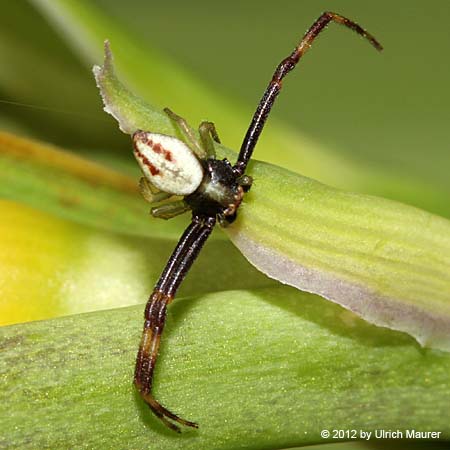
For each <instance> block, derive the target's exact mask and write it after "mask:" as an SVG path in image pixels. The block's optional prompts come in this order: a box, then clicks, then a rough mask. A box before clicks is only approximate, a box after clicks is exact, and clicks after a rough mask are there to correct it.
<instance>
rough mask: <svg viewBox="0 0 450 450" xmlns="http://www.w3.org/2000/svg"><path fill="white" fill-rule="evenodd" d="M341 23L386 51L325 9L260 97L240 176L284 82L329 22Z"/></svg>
mask: <svg viewBox="0 0 450 450" xmlns="http://www.w3.org/2000/svg"><path fill="white" fill-rule="evenodd" d="M331 21H333V22H337V23H340V24H341V25H345V26H346V27H348V28H350V29H352V30H354V31H355V32H356V33H358V34H359V35H361V36H362V37H364V38H366V39H367V40H368V41H369V42H370V43H371V44H372V45H373V46H374V47H375V48H376V49H377V50H382V49H383V47H382V46H381V45H380V43H379V42H378V41H377V40H376V39H375V38H374V37H373V36H372V35H371V34H369V33H368V32H367V31H365V30H364V29H363V28H361V27H360V26H359V25H358V24H356V23H355V22H353V21H351V20H350V19H347V18H346V17H343V16H341V15H339V14H336V13H333V12H324V13H323V14H322V15H321V16H320V17H319V18H318V19H317V20H316V21H315V22H314V23H313V25H312V26H311V28H310V29H309V30H308V31H307V32H306V34H305V35H304V36H303V39H302V40H301V41H300V43H299V44H298V46H297V47H296V48H295V49H294V51H293V52H292V53H291V54H290V55H289V56H288V57H287V58H285V59H283V61H281V63H280V64H279V65H278V67H277V68H276V70H275V72H274V74H273V76H272V80H271V81H270V83H269V85H268V86H267V88H266V90H265V91H264V94H263V97H262V99H261V100H260V102H259V104H258V107H257V109H256V112H255V114H254V115H253V118H252V121H251V123H250V126H249V128H248V130H247V133H246V135H245V137H244V141H243V142H242V146H241V149H240V152H239V156H238V159H237V162H236V164H235V165H234V170H235V172H236V173H237V174H238V175H242V174H243V173H244V172H245V169H246V167H247V163H248V161H249V160H250V158H251V156H252V153H253V150H254V148H255V145H256V143H257V141H258V138H259V136H260V134H261V132H262V130H263V128H264V124H265V122H266V120H267V116H268V115H269V112H270V110H271V109H272V106H273V104H274V102H275V99H276V97H277V96H278V94H279V92H280V90H281V82H282V80H283V78H284V77H285V76H286V75H287V74H288V73H289V72H290V71H291V70H292V69H293V68H294V67H295V66H296V65H297V63H298V61H299V59H300V58H301V57H302V56H303V55H304V54H305V53H306V52H307V51H308V49H309V48H310V47H311V44H312V43H313V41H314V39H315V38H316V37H317V36H318V35H319V34H320V32H321V31H323V30H324V29H325V27H326V26H327V25H328V23H329V22H331Z"/></svg>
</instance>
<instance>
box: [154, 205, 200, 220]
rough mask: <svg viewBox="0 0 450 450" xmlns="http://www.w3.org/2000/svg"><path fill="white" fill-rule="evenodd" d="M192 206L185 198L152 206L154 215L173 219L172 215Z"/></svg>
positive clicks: (183, 211) (187, 209) (181, 212)
mask: <svg viewBox="0 0 450 450" xmlns="http://www.w3.org/2000/svg"><path fill="white" fill-rule="evenodd" d="M190 209H191V208H190V206H189V205H188V204H187V203H186V202H185V201H184V200H178V201H176V202H170V203H165V204H164V205H160V206H156V207H154V208H152V211H151V213H152V216H153V217H158V218H160V219H166V220H168V219H172V217H175V216H178V215H180V214H183V213H185V212H186V211H189V210H190Z"/></svg>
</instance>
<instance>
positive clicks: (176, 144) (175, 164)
mask: <svg viewBox="0 0 450 450" xmlns="http://www.w3.org/2000/svg"><path fill="white" fill-rule="evenodd" d="M331 21H334V22H337V23H340V24H342V25H345V26H346V27H348V28H350V29H352V30H354V31H355V32H357V33H358V34H360V35H361V36H363V37H364V38H366V39H367V40H368V41H369V42H370V43H371V44H372V45H373V46H374V47H375V48H376V49H377V50H382V46H381V45H380V44H379V43H378V41H377V40H376V39H375V38H374V37H373V36H372V35H370V34H369V33H368V32H366V31H365V30H364V29H362V28H361V27H360V26H359V25H357V24H356V23H355V22H353V21H351V20H349V19H347V18H345V17H343V16H341V15H339V14H335V13H332V12H325V13H323V14H322V15H321V16H320V17H319V18H318V19H317V20H316V22H314V23H313V25H312V26H311V27H310V28H309V30H308V31H307V32H306V34H305V35H304V36H303V38H302V40H301V41H300V43H299V44H298V46H297V47H296V48H295V49H294V51H293V52H292V53H291V54H290V55H289V56H288V57H287V58H285V59H283V61H281V63H280V64H279V65H278V67H277V68H276V70H275V72H274V74H273V76H272V79H271V81H270V83H269V85H268V87H267V88H266V90H265V91H264V94H263V97H262V99H261V101H260V102H259V104H258V107H257V109H256V112H255V114H254V115H253V118H252V121H251V123H250V126H249V128H248V131H247V133H246V135H245V137H244V140H243V143H242V146H241V149H240V152H239V156H238V158H237V161H236V163H235V164H234V165H232V164H231V163H230V162H229V161H228V160H227V159H223V160H217V159H216V158H215V151H214V146H215V143H220V140H219V137H218V134H217V131H216V129H215V126H214V124H212V123H211V122H202V124H201V125H200V127H199V130H198V135H199V137H200V139H198V138H197V135H196V133H195V132H194V131H193V130H192V129H191V128H190V126H189V125H188V124H187V123H186V121H185V120H184V119H183V118H181V117H180V116H177V115H176V114H175V113H173V112H172V111H170V110H169V109H167V108H166V109H165V110H164V111H165V113H166V114H167V115H168V116H169V118H170V119H171V120H172V121H173V122H174V124H175V125H176V126H177V127H178V129H179V130H180V132H181V134H182V135H183V137H184V140H185V142H182V141H180V140H179V139H176V138H174V137H172V136H166V135H162V134H157V133H152V132H149V131H142V130H138V131H136V132H135V133H134V134H133V146H134V155H135V157H136V159H137V161H138V163H139V165H140V166H141V169H142V172H143V175H144V177H143V178H142V179H141V182H140V189H141V193H142V195H143V197H144V198H145V199H146V200H147V201H148V202H149V203H151V204H152V205H153V207H152V210H151V212H152V215H153V216H154V217H159V218H163V219H170V218H172V217H174V216H177V215H179V214H182V213H184V212H186V211H188V210H191V211H192V219H191V223H190V225H189V226H188V227H187V228H186V230H185V232H184V233H183V235H182V236H181V238H180V240H179V242H178V244H177V246H176V248H175V250H174V251H173V253H172V255H171V257H170V259H169V261H168V263H167V265H166V267H165V268H164V270H163V273H162V275H161V277H160V278H159V280H158V282H157V283H156V286H155V288H154V290H153V292H152V294H151V296H150V299H149V300H148V302H147V306H146V308H145V323H144V330H143V334H142V339H141V342H140V346H139V351H138V355H137V361H136V369H135V375H134V383H135V385H136V387H137V389H138V391H139V393H140V395H141V397H142V398H143V399H144V401H145V402H146V403H147V404H148V406H149V407H150V409H151V410H152V411H153V412H154V414H155V415H156V416H157V417H159V418H160V419H161V421H162V422H163V423H164V424H165V425H166V426H168V427H169V428H171V429H172V430H174V431H177V432H180V428H179V426H178V425H176V424H177V423H178V424H180V425H185V426H189V427H194V428H197V427H198V426H197V424H196V423H194V422H190V421H188V420H185V419H182V418H181V417H179V416H177V415H176V414H174V413H172V412H170V411H169V410H168V409H166V408H165V407H164V406H162V405H161V404H160V403H159V402H158V401H157V400H156V399H155V398H154V397H153V395H152V384H153V372H154V369H155V364H156V360H157V357H158V350H159V344H160V340H161V335H162V332H163V329H164V323H165V320H166V310H167V306H168V305H169V303H170V302H171V301H172V300H173V298H174V296H175V294H176V291H177V289H178V287H179V286H180V283H181V282H182V281H183V279H184V277H185V276H186V274H187V272H188V271H189V269H190V268H191V266H192V263H193V262H194V261H195V259H196V257H197V256H198V254H199V252H200V250H201V248H202V247H203V245H204V243H205V242H206V240H207V239H208V237H209V235H210V234H211V232H212V230H213V228H214V226H215V224H216V222H219V224H220V225H221V226H226V225H228V224H230V223H232V222H233V221H234V220H235V218H236V213H237V210H238V208H239V205H240V204H241V202H242V199H243V196H244V194H245V192H247V191H248V190H249V189H250V187H251V184H252V178H251V177H250V176H248V175H245V170H246V167H247V164H248V162H249V160H250V158H251V156H252V153H253V150H254V148H255V145H256V143H257V141H258V138H259V136H260V134H261V132H262V130H263V127H264V124H265V122H266V120H267V117H268V115H269V112H270V110H271V108H272V106H273V104H274V102H275V99H276V97H277V95H278V94H279V92H280V90H281V83H282V80H283V78H284V77H285V76H286V75H287V74H288V73H289V72H290V71H291V70H292V69H293V68H294V67H295V66H296V64H297V63H298V61H299V59H300V58H301V57H302V56H303V55H304V54H305V53H306V52H307V50H308V49H309V47H310V46H311V44H312V42H313V41H314V39H315V38H316V37H317V36H318V34H319V33H320V32H321V31H323V30H324V29H325V27H326V26H327V24H328V23H329V22H331ZM161 202H162V203H161Z"/></svg>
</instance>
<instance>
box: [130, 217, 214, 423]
mask: <svg viewBox="0 0 450 450" xmlns="http://www.w3.org/2000/svg"><path fill="white" fill-rule="evenodd" d="M215 222H216V219H215V218H214V217H208V216H206V217H201V216H196V215H194V216H193V218H192V222H191V224H190V225H189V226H188V227H187V229H186V231H185V232H184V234H183V236H182V237H181V239H180V241H179V243H178V245H177V247H176V248H175V250H174V252H173V253H172V256H171V257H170V259H169V261H168V263H167V265H166V267H165V269H164V271H163V273H162V275H161V277H160V279H159V280H158V282H157V284H156V286H155V288H154V290H153V293H152V295H151V296H150V299H149V300H148V302H147V306H146V308H145V323H144V330H143V333H142V339H141V343H140V346H139V351H138V355H137V359H136V368H135V374H134V384H135V386H136V387H137V389H138V390H139V393H140V394H141V396H142V398H143V399H144V401H145V402H146V403H147V404H148V406H149V407H150V409H151V410H152V411H153V413H154V414H155V415H156V416H157V417H158V418H159V419H161V421H162V422H163V423H164V424H165V425H166V426H167V427H169V428H171V429H172V430H174V431H177V432H180V428H179V427H178V426H177V425H176V424H175V423H173V422H177V423H179V424H181V425H186V426H189V427H194V428H197V424H196V423H194V422H190V421H188V420H185V419H182V418H181V417H178V416H177V415H176V414H174V413H172V412H170V411H169V410H168V409H167V408H165V407H164V406H162V405H161V404H160V403H159V402H158V401H157V400H156V399H155V398H154V397H153V395H152V393H151V391H152V384H153V372H154V369H155V364H156V360H157V357H158V351H159V345H160V340H161V335H162V332H163V329H164V324H165V320H166V310H167V305H168V304H169V303H170V302H171V301H172V299H173V298H174V296H175V293H176V291H177V289H178V287H179V285H180V283H181V282H182V280H183V279H184V277H185V276H186V274H187V272H188V271H189V269H190V268H191V266H192V263H193V262H194V260H195V258H196V256H197V255H198V253H199V252H200V250H201V248H202V247H203V245H204V243H205V242H206V240H207V239H208V237H209V235H210V234H211V232H212V230H213V228H214V225H215ZM172 421H173V422H172Z"/></svg>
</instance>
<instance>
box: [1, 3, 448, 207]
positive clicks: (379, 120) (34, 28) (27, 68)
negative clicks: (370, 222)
mask: <svg viewBox="0 0 450 450" xmlns="http://www.w3.org/2000/svg"><path fill="white" fill-rule="evenodd" d="M45 3H47V4H50V5H51V4H52V2H45V1H43V0H42V1H36V2H31V3H29V2H26V1H23V0H21V1H18V2H10V1H3V9H2V15H1V17H0V61H1V67H2V70H1V71H0V98H1V99H2V100H4V101H11V102H21V103H26V104H32V105H35V106H36V107H33V108H27V107H20V106H17V105H12V104H7V103H1V104H0V126H1V128H3V129H8V130H15V131H19V132H20V133H21V134H25V135H29V136H35V137H38V138H40V139H43V140H45V141H48V142H52V143H55V144H58V145H62V146H64V147H66V148H70V149H74V150H78V151H82V152H83V153H85V154H89V155H91V156H94V157H97V158H101V153H102V152H106V151H108V152H111V151H112V150H114V151H115V152H116V155H117V157H118V160H119V161H118V162H120V161H121V160H122V159H124V160H126V161H131V154H130V152H128V148H129V144H128V138H127V137H126V136H124V135H122V134H121V133H120V132H119V131H118V129H117V126H116V123H115V122H114V121H113V120H112V119H111V118H109V117H108V116H106V115H105V114H104V113H103V112H102V107H101V103H100V99H99V96H98V93H97V90H96V87H95V84H94V81H93V77H92V75H91V67H90V65H91V64H90V62H88V60H89V57H88V58H86V57H85V56H86V55H85V54H84V55H83V56H84V58H81V54H80V52H79V50H80V48H78V49H75V51H74V46H73V43H72V46H69V45H68V44H67V43H66V41H65V40H64V39H63V38H62V37H61V35H60V34H58V31H57V28H56V29H55V28H54V27H53V26H52V25H50V24H49V22H48V20H47V18H44V17H43V16H42V14H41V12H39V11H37V10H36V8H35V6H36V5H39V4H45ZM56 3H58V2H55V4H56ZM91 4H92V5H93V6H95V7H96V8H97V9H98V10H99V11H101V13H102V14H103V15H104V16H106V17H109V18H110V19H112V20H113V21H114V22H116V23H117V24H118V25H120V27H122V29H124V30H126V33H127V34H128V35H129V36H131V37H133V38H136V41H137V42H140V43H141V45H143V46H146V45H148V46H149V47H151V48H153V50H154V51H155V52H156V53H159V54H161V55H164V58H166V59H169V60H170V59H171V60H172V61H173V62H175V63H176V64H177V65H179V66H180V67H182V68H183V70H185V71H187V72H190V73H191V74H192V75H193V76H194V77H195V78H197V79H198V80H199V81H200V82H203V85H205V86H207V87H208V88H209V89H210V90H212V91H213V92H215V93H217V94H219V95H220V96H221V97H222V98H224V99H226V101H227V102H229V103H230V104H232V105H233V107H236V108H242V110H243V111H245V114H246V115H245V116H244V117H248V119H247V120H246V121H239V123H238V124H236V125H234V126H233V130H229V129H227V127H226V126H225V127H224V125H221V117H220V113H219V114H217V113H216V114H215V115H214V117H211V112H210V111H208V110H207V108H206V105H205V107H203V106H202V103H201V100H199V99H197V98H195V97H194V98H191V97H190V94H191V93H189V92H173V98H171V97H170V96H168V95H167V93H166V94H165V97H164V100H163V101H164V102H165V103H162V104H160V105H159V106H161V107H164V106H171V107H175V106H176V105H177V104H178V103H179V102H180V96H184V97H185V98H183V99H182V101H183V102H185V103H192V104H193V105H195V112H194V113H191V112H190V111H189V113H190V114H189V115H188V117H187V118H188V120H189V121H190V122H191V123H192V124H196V123H197V122H198V121H200V120H201V119H204V118H208V119H210V120H214V121H215V122H216V125H217V127H218V129H219V131H220V134H221V136H222V140H223V141H224V142H225V143H226V145H227V146H229V147H231V148H238V147H239V145H240V140H239V136H243V135H244V133H245V130H246V127H247V125H248V121H249V119H250V116H251V113H252V112H253V109H254V108H255V107H256V104H257V102H258V100H259V98H260V96H261V94H262V92H263V90H264V88H265V86H266V84H267V82H268V80H269V79H270V77H271V74H272V71H273V69H274V67H275V66H276V64H277V63H278V62H279V61H280V60H281V59H282V58H283V57H284V56H286V55H287V54H288V53H289V52H290V51H291V49H292V48H293V46H294V45H295V44H296V42H297V41H298V40H299V38H300V37H301V35H302V34H303V32H304V31H305V29H306V28H307V27H309V26H310V25H311V24H312V22H313V21H314V20H315V19H316V18H317V17H318V15H319V14H320V13H321V12H322V11H324V10H327V9H332V10H335V11H337V12H339V13H341V14H343V15H346V16H348V17H350V18H352V19H354V20H356V21H357V22H358V23H360V24H361V25H362V26H364V27H365V28H367V29H368V30H369V31H370V32H372V33H373V34H374V35H375V36H376V37H377V38H378V39H379V40H380V41H381V42H382V44H383V45H384V47H385V51H384V52H383V53H382V54H377V53H376V52H375V51H373V49H372V48H370V46H369V45H367V43H366V42H363V40H362V39H359V38H357V37H356V36H355V35H353V33H351V32H349V31H347V30H344V29H343V28H342V27H339V26H337V25H332V26H330V29H329V30H327V31H326V32H325V33H323V35H322V36H321V37H320V39H319V40H318V42H317V43H316V44H315V45H314V47H313V49H312V51H311V52H310V53H309V54H308V55H307V56H306V57H305V59H304V60H303V61H302V62H301V65H300V66H299V68H298V69H297V70H296V71H295V72H293V73H292V74H291V75H289V77H288V79H287V80H286V82H285V84H284V89H283V92H282V94H281V95H280V98H279V100H278V102H277V104H276V106H275V108H274V111H273V117H272V118H271V119H272V121H274V120H275V118H277V119H279V120H280V121H282V122H284V123H285V124H288V125H290V126H291V127H292V128H293V129H295V130H298V131H300V132H301V133H303V134H304V135H305V136H306V137H307V138H309V139H311V140H313V141H317V142H319V143H320V144H321V145H322V146H323V147H324V148H325V149H326V150H327V152H329V153H330V154H332V155H333V157H335V158H337V159H338V160H342V161H350V162H351V163H352V164H356V166H355V167H360V168H361V169H362V170H364V171H365V170H368V171H369V172H370V171H372V172H373V173H383V174H387V175H388V176H389V177H391V178H393V179H395V178H396V177H399V178H401V177H404V176H406V177H408V178H413V179H416V180H418V182H421V183H422V184H423V185H424V186H429V187H430V188H432V189H433V190H436V191H439V192H440V193H442V194H444V195H445V196H448V194H449V193H450V177H449V176H448V167H449V166H450V164H449V163H450V151H449V143H450V127H449V126H448V123H449V118H450V114H449V109H450V106H449V105H450V89H449V88H448V80H449V79H450V62H449V58H448V55H449V48H450V29H449V27H448V23H449V20H450V4H449V3H448V2H446V1H433V2H427V3H424V2H421V1H410V2H407V3H405V2H397V3H392V2H388V1H379V2H358V1H356V0H349V1H337V2H336V1H335V2H324V1H316V2H307V1H295V2H292V1H286V0H280V1H277V2H276V3H274V2H269V1H254V0H249V1H246V2H237V1H229V2H214V3H211V2H206V1H193V2H182V1H171V2H156V1H140V0H129V1H127V2H122V1H112V0H95V1H94V2H91ZM50 8H51V6H50ZM104 37H105V38H106V37H108V36H104ZM75 40H76V36H75ZM80 45H81V44H80ZM100 46H101V41H99V49H98V55H99V56H98V57H99V58H100V57H101V56H100V55H101V47H100ZM75 47H76V45H75ZM113 50H114V48H113ZM90 58H91V59H95V58H94V56H91V55H90ZM136 64H139V61H136ZM146 70H147V69H146ZM142 76H143V77H144V76H145V73H143V74H142ZM155 88H157V86H149V91H151V89H155ZM199 101H200V103H199ZM156 103H161V100H160V99H156ZM41 108H49V110H46V109H41ZM177 112H179V113H180V114H183V110H182V111H179V110H177ZM216 115H217V117H216ZM225 125H226V122H225ZM268 126H270V122H269V125H268ZM237 127H239V129H236V128H237ZM262 139H263V140H264V136H263V138H262ZM262 142H263V141H262ZM296 150H297V151H298V152H299V155H301V152H302V148H298V149H296ZM255 156H256V157H258V153H257V152H256V154H255ZM109 159H110V158H109ZM265 159H270V160H271V161H272V162H275V163H277V162H279V161H278V160H279V152H278V151H277V149H276V148H274V149H273V155H271V156H270V158H265ZM109 162H110V163H111V161H109ZM116 162H117V161H116ZM118 162H117V163H118ZM281 163H282V164H283V162H281ZM284 165H286V164H285V163H284ZM337 170H338V169H337ZM306 175H308V173H306ZM314 175H316V174H314ZM337 176H338V177H339V174H337ZM324 181H328V180H324ZM336 184H340V183H339V182H338V183H336ZM342 187H347V186H346V185H345V180H343V182H342ZM361 190H365V191H368V192H371V189H370V187H366V186H362V187H361ZM374 193H377V194H378V193H379V190H377V191H376V192H374ZM419 195H420V193H419ZM386 196H391V197H395V196H396V195H395V194H392V195H391V192H390V190H389V189H387V191H386ZM400 197H401V196H400ZM400 200H405V199H403V198H400ZM406 200H409V202H410V203H411V202H412V203H416V204H417V205H419V206H422V207H427V209H430V210H433V212H437V213H440V214H445V215H448V211H447V210H443V209H442V208H440V207H439V206H436V208H434V206H433V204H432V202H431V203H430V202H429V203H426V202H421V200H420V198H418V199H417V202H414V201H412V200H410V199H409V198H407V199H406Z"/></svg>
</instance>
